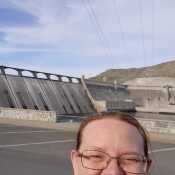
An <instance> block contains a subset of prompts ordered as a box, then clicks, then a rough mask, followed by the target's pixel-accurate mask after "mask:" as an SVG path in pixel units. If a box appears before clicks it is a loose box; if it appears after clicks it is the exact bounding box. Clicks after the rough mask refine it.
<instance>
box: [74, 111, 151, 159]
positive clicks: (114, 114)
mask: <svg viewBox="0 0 175 175" xmlns="http://www.w3.org/2000/svg"><path fill="white" fill-rule="evenodd" d="M106 118H112V119H117V120H121V121H124V122H126V123H129V124H131V125H133V126H134V127H135V128H136V129H137V130H138V132H139V133H140V135H141V136H142V138H143V143H144V153H145V156H146V157H147V158H149V153H148V144H149V143H150V142H149V139H148V136H147V134H146V131H145V130H144V129H143V127H142V126H141V125H140V123H139V122H138V121H137V120H136V119H135V118H134V117H133V116H131V115H129V114H126V113H119V112H110V113H106V112H105V113H97V114H96V115H93V116H89V117H88V118H86V119H84V120H83V121H82V123H81V125H80V127H79V130H78V133H77V140H76V141H77V142H76V149H77V150H79V148H80V146H81V143H82V135H83V130H84V128H85V127H86V126H87V125H88V124H89V123H91V122H93V121H96V120H101V119H106Z"/></svg>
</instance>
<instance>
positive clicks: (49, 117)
mask: <svg viewBox="0 0 175 175" xmlns="http://www.w3.org/2000/svg"><path fill="white" fill-rule="evenodd" d="M0 118H6V119H21V120H34V121H36V120H37V121H47V122H56V120H57V118H56V113H55V112H54V111H41V110H31V109H19V108H15V109H14V108H3V107H1V108H0Z"/></svg>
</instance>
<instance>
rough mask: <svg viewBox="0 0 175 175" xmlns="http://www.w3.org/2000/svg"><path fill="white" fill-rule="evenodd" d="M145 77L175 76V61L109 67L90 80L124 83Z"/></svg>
mask: <svg viewBox="0 0 175 175" xmlns="http://www.w3.org/2000/svg"><path fill="white" fill-rule="evenodd" d="M145 77H174V78H175V61H168V62H164V63H161V64H157V65H154V66H149V67H143V68H128V69H109V70H107V71H105V72H103V73H101V74H99V75H97V76H95V77H92V78H90V80H96V81H105V82H114V81H115V80H116V81H117V82H118V83H123V82H125V81H128V80H132V79H135V78H145Z"/></svg>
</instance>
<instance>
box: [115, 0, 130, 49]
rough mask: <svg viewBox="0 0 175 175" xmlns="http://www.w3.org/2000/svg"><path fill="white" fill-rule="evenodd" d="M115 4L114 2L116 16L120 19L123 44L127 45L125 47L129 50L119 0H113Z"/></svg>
mask: <svg viewBox="0 0 175 175" xmlns="http://www.w3.org/2000/svg"><path fill="white" fill-rule="evenodd" d="M113 4H114V11H115V16H116V18H117V19H118V25H119V30H120V34H121V40H122V42H123V45H124V46H125V48H126V50H127V46H126V40H125V32H124V30H123V26H122V23H121V16H120V13H119V5H118V0H113Z"/></svg>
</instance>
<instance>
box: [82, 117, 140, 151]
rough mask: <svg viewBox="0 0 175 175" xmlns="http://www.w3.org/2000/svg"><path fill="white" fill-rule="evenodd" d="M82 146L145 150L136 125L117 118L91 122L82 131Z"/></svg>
mask: <svg viewBox="0 0 175 175" xmlns="http://www.w3.org/2000/svg"><path fill="white" fill-rule="evenodd" d="M81 145H82V147H90V146H97V147H100V148H102V149H108V148H111V149H119V148H120V149H126V150H128V148H129V149H130V148H131V150H132V151H137V150H138V149H139V150H143V139H142V136H141V135H140V133H139V132H138V130H137V128H136V127H135V126H132V125H131V124H128V123H127V122H124V121H121V120H116V119H102V120H96V121H93V122H91V123H89V124H88V125H87V126H86V127H85V128H84V130H83V133H82V144H81Z"/></svg>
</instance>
